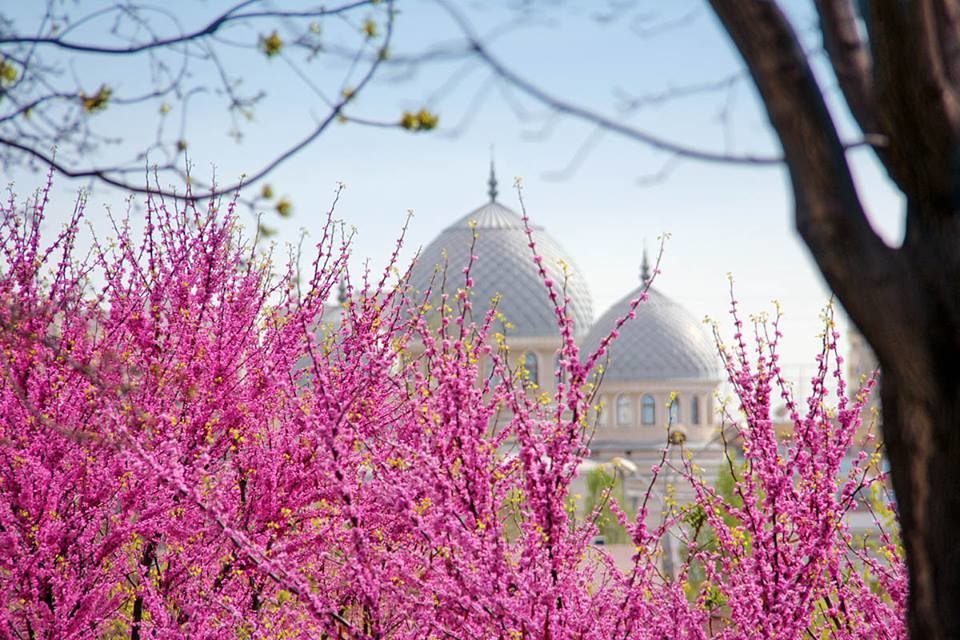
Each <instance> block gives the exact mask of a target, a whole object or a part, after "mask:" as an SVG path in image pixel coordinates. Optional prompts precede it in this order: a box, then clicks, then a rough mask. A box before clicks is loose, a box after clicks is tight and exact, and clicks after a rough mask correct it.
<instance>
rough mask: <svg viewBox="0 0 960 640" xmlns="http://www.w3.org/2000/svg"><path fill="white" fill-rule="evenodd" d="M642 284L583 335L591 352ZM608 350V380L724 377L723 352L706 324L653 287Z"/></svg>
mask: <svg viewBox="0 0 960 640" xmlns="http://www.w3.org/2000/svg"><path fill="white" fill-rule="evenodd" d="M642 290H643V287H638V288H637V289H635V290H633V291H631V292H630V293H629V294H628V295H627V296H625V297H624V298H622V299H621V300H620V301H619V302H617V303H616V304H614V305H613V306H612V307H610V309H609V310H608V311H607V312H606V313H604V314H603V316H602V317H601V318H600V319H599V320H597V323H596V324H595V325H594V326H593V328H592V329H591V330H590V333H589V334H588V335H587V337H586V338H585V339H584V348H585V349H586V350H587V351H588V352H592V351H593V350H594V349H596V348H597V345H598V344H599V343H600V341H601V340H602V339H603V338H604V337H605V336H606V335H607V334H608V333H610V330H611V329H612V328H613V326H614V325H615V324H616V321H617V319H618V318H620V317H623V316H624V315H626V313H627V312H628V311H629V307H630V301H631V300H634V299H636V298H637V297H638V296H639V295H640V293H641V291H642ZM608 355H609V361H608V362H607V365H606V367H605V369H604V372H603V379H604V381H611V382H614V381H615V382H633V381H637V380H711V381H719V380H720V379H721V373H720V364H721V362H720V357H719V356H718V355H717V351H716V348H715V347H714V344H713V341H712V340H711V339H710V338H709V337H708V335H707V332H706V331H705V330H704V328H703V324H702V323H701V322H699V321H698V320H697V319H696V318H695V317H693V315H691V314H690V312H688V311H687V310H686V309H684V308H683V307H681V306H680V305H679V304H677V303H676V302H674V301H673V300H671V299H670V298H668V297H667V296H665V295H663V294H662V293H660V292H659V291H657V290H655V289H650V292H649V298H648V299H647V300H646V301H645V302H642V303H640V306H639V307H637V317H636V318H634V319H633V320H627V322H626V324H624V325H623V327H622V328H621V329H620V336H619V337H618V338H617V339H616V340H615V341H614V342H613V343H612V344H611V345H610V348H609V350H608Z"/></svg>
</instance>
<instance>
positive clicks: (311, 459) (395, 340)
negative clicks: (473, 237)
mask: <svg viewBox="0 0 960 640" xmlns="http://www.w3.org/2000/svg"><path fill="white" fill-rule="evenodd" d="M48 192H49V186H48V189H47V191H45V192H42V193H41V195H40V196H39V197H38V198H37V201H36V202H35V203H33V204H32V205H31V206H29V207H28V208H27V209H25V210H24V209H20V208H18V207H17V206H16V203H15V200H14V198H13V196H11V197H10V199H9V201H8V202H7V203H6V204H4V205H2V207H0V349H2V364H3V366H2V370H0V415H2V416H3V420H2V421H0V600H2V602H0V638H30V639H34V638H121V637H122V638H131V639H138V638H461V639H468V638H469V639H472V638H503V639H509V640H516V639H520V638H538V639H545V640H546V639H560V638H631V639H632V638H636V639H648V638H649V639H654V638H708V637H722V638H774V637H775V638H778V639H787V638H803V637H816V638H822V637H831V638H844V639H852V638H895V637H904V636H905V631H904V624H903V618H904V603H905V598H906V593H905V585H906V577H905V570H904V565H903V561H902V558H901V555H900V552H899V550H898V547H897V544H896V540H895V538H893V537H892V536H894V535H895V532H889V533H888V532H886V531H879V530H878V536H879V537H878V538H877V539H878V540H879V541H880V542H879V543H873V544H866V543H864V542H862V541H857V540H855V539H854V538H853V537H852V536H851V535H850V534H849V533H848V531H847V529H846V526H845V524H844V520H843V515H844V512H845V510H846V509H849V508H851V504H853V503H854V502H855V501H857V500H858V499H859V497H860V496H861V494H863V492H864V491H865V490H866V489H867V488H868V487H869V485H870V484H876V483H878V482H879V483H882V475H880V476H878V475H876V474H871V473H869V469H870V468H871V461H870V460H869V459H867V460H863V459H860V460H858V462H857V464H856V465H855V467H854V471H852V472H850V474H848V475H844V474H841V473H840V470H839V469H840V467H839V465H840V462H841V460H842V459H843V457H844V455H846V453H847V451H848V449H849V448H850V447H851V439H852V437H853V433H854V431H855V430H856V428H857V426H858V424H859V421H860V412H861V410H862V409H863V403H864V402H865V398H866V391H867V390H864V393H862V394H860V395H859V396H857V397H856V398H855V399H853V400H847V399H846V397H845V394H844V392H843V391H842V388H843V387H842V380H841V381H840V390H838V393H837V395H836V398H835V403H834V405H830V403H829V402H828V400H829V399H828V397H827V393H828V392H827V387H828V386H829V385H828V384H827V382H828V380H829V377H830V375H832V373H833V371H832V370H831V369H830V367H829V363H830V362H833V363H834V364H835V365H836V366H837V367H839V358H837V357H836V353H837V347H836V336H835V335H833V334H829V335H828V338H827V339H826V341H825V344H824V353H823V357H822V359H821V368H820V371H819V372H818V374H817V377H816V378H815V388H814V393H813V395H812V396H811V398H810V399H809V400H808V402H807V404H806V405H805V406H804V407H800V406H797V405H794V404H793V401H792V398H790V397H789V396H785V398H784V399H785V400H786V401H787V402H789V403H790V404H789V406H790V411H791V420H792V422H793V424H794V425H795V431H794V434H793V439H792V440H790V441H789V442H788V443H787V444H786V445H784V444H783V443H781V442H779V441H778V440H777V439H776V437H775V434H774V432H773V426H772V421H771V417H770V413H771V400H772V398H773V396H774V395H776V392H777V390H782V389H785V387H784V386H783V384H782V381H781V380H780V379H779V370H778V368H777V361H776V338H774V339H773V340H765V339H764V338H763V336H762V335H758V341H757V342H758V345H759V346H758V352H757V358H756V363H755V364H753V365H751V364H750V362H748V357H747V347H746V344H745V342H744V341H742V340H741V342H740V343H739V344H738V346H737V347H736V348H735V349H734V351H733V353H732V354H731V355H729V356H728V359H727V362H728V373H729V375H730V381H731V383H732V384H733V388H734V390H735V392H736V396H737V399H738V402H739V407H735V408H731V416H730V419H731V420H730V421H731V423H733V426H731V427H730V428H731V429H735V430H736V431H737V432H738V433H739V439H740V442H741V443H742V449H743V457H742V460H733V459H732V458H731V462H730V465H731V469H732V470H733V473H734V475H735V482H734V487H735V499H731V498H729V497H725V496H724V495H722V494H721V492H719V491H717V490H716V489H714V488H713V481H714V479H713V478H700V477H699V475H698V472H697V468H696V466H695V461H689V460H687V458H686V457H681V458H680V459H682V460H686V462H684V463H683V464H681V465H678V466H676V471H677V473H679V474H680V476H681V477H683V478H685V479H686V481H687V482H689V483H690V485H691V487H692V488H693V490H694V492H695V495H696V503H695V504H691V505H682V506H679V507H678V508H677V509H676V510H675V512H673V513H672V515H669V514H668V516H667V517H666V518H665V519H663V520H662V521H660V522H659V523H657V524H654V525H651V524H648V523H649V522H650V521H651V518H650V517H649V514H648V513H647V511H646V509H644V510H642V512H641V513H640V514H638V516H637V518H636V519H634V520H628V519H627V517H626V515H624V514H623V511H621V510H618V513H620V516H621V518H622V519H623V521H624V524H625V525H626V527H627V528H628V531H629V533H630V537H631V539H632V542H633V544H634V546H635V549H636V554H635V556H634V559H633V568H632V569H631V570H629V571H623V570H621V569H620V568H618V567H617V566H616V565H615V563H614V562H613V560H612V559H611V558H610V557H609V556H608V555H607V554H606V553H605V552H604V550H603V548H602V547H596V546H592V545H591V544H590V541H591V539H592V538H593V537H594V535H595V533H596V527H595V526H594V524H593V521H592V519H591V517H590V515H589V514H588V515H587V517H582V516H578V515H577V514H576V510H575V509H571V508H570V495H569V492H568V488H569V486H570V483H571V481H572V480H573V478H574V477H575V475H576V473H577V468H578V466H579V465H580V463H581V461H582V460H583V459H584V457H585V456H587V455H589V434H590V433H591V431H592V427H593V425H592V422H591V421H592V420H593V419H594V418H593V415H594V414H593V412H592V407H591V401H592V393H593V390H594V389H595V387H594V383H595V382H596V372H595V371H594V369H595V365H597V363H600V362H602V360H603V357H604V353H603V350H604V349H605V348H606V347H607V346H608V344H609V340H607V341H604V343H603V345H602V346H601V348H600V351H599V352H597V353H593V354H586V355H582V354H580V352H579V350H578V348H577V345H576V343H575V341H574V338H573V336H574V331H573V326H572V321H571V320H570V319H569V317H568V315H567V314H566V313H565V307H566V303H567V300H566V298H565V297H564V292H563V287H562V283H555V282H551V281H549V280H548V279H547V277H546V275H545V272H542V273H543V277H544V281H545V287H546V288H547V291H548V295H549V296H550V297H551V299H552V300H553V301H554V303H555V306H556V310H557V325H558V329H559V332H560V334H561V335H562V336H563V347H562V354H561V359H560V366H561V367H562V368H563V369H564V372H563V373H564V374H565V375H564V376H563V380H564V383H563V384H561V385H559V386H558V388H557V391H556V394H555V396H554V397H553V398H552V399H550V401H548V402H544V401H542V400H541V399H539V398H537V397H535V396H534V395H533V394H531V393H529V392H528V390H527V389H526V388H525V382H524V380H523V378H522V375H520V374H519V373H518V372H517V371H516V370H514V369H512V368H511V365H510V362H511V361H510V359H509V358H508V357H507V353H506V350H505V347H504V345H502V344H500V343H499V342H498V340H495V339H494V336H493V332H492V327H493V326H494V314H495V312H494V311H491V312H489V313H487V314H486V315H485V316H484V317H482V318H481V317H477V318H475V317H474V314H473V308H472V304H471V300H470V295H469V284H470V270H471V266H472V261H471V264H468V265H465V267H464V272H463V273H462V274H460V275H462V277H463V282H464V286H463V288H462V291H461V292H460V293H458V294H456V295H454V296H451V297H450V298H444V299H443V300H442V301H441V303H440V304H439V305H437V304H434V305H432V306H431V305H430V304H428V303H427V301H428V300H430V299H431V296H430V295H429V292H425V293H412V292H410V291H409V290H408V289H407V288H405V286H404V282H405V280H404V278H402V277H401V278H400V284H399V285H396V284H392V283H393V275H392V274H394V273H395V272H396V269H397V266H398V257H397V256H398V252H399V247H400V243H398V245H397V251H395V252H394V253H393V255H392V256H391V258H390V259H389V260H388V264H387V265H386V267H385V268H384V270H383V272H382V275H379V276H374V275H372V274H371V273H369V272H368V273H365V274H364V275H363V277H362V278H361V279H360V281H357V282H353V281H351V279H350V277H349V274H348V273H347V271H346V261H347V258H348V255H349V250H350V247H349V240H348V239H347V238H344V236H343V233H342V231H341V230H340V229H339V227H338V226H337V225H336V224H335V223H334V221H333V217H332V210H331V212H330V214H328V216H327V218H326V222H325V224H324V225H323V227H322V229H321V230H320V239H319V241H318V242H317V243H316V245H315V246H314V247H313V255H312V260H311V261H310V267H309V269H307V270H306V271H301V270H300V269H298V267H297V264H298V262H297V258H298V257H299V256H298V255H294V256H293V257H292V258H291V259H290V260H288V261H287V262H286V263H285V264H280V263H275V261H274V259H273V258H272V257H271V256H270V255H269V254H267V253H264V252H263V251H261V250H260V249H258V247H257V246H256V245H255V244H254V243H252V242H250V241H248V240H245V239H244V237H243V235H242V233H241V231H240V230H239V224H238V214H236V213H235V211H234V207H233V205H232V204H230V203H220V202H215V203H212V204H211V205H210V206H209V207H206V208H200V207H197V206H195V205H193V204H190V203H189V202H186V203H185V202H178V203H173V202H170V201H167V202H164V201H161V200H158V199H155V198H149V199H148V200H147V203H146V213H145V220H144V222H145V228H144V229H143V231H142V233H134V232H133V231H132V230H131V223H130V221H129V220H118V221H116V222H115V224H114V234H113V235H114V237H113V239H112V240H110V241H105V240H102V241H101V240H97V239H96V238H94V239H93V240H92V249H90V250H89V251H82V252H81V251H79V250H78V248H77V241H78V234H79V233H80V230H81V228H82V222H83V216H84V204H85V203H84V201H83V200H82V199H81V200H80V201H79V202H78V205H77V207H76V211H75V213H74V214H73V216H72V217H71V218H70V220H69V223H68V224H67V225H66V227H65V228H64V230H63V231H62V232H61V233H59V234H58V235H56V236H55V237H54V238H52V239H51V240H48V241H45V240H44V239H43V238H42V237H41V228H42V227H43V225H44V208H45V206H46V204H47V193H48ZM401 240H402V238H401ZM530 243H531V249H532V252H531V257H532V259H533V260H534V263H535V264H538V265H540V264H541V263H542V260H539V259H537V258H536V243H535V241H534V238H533V235H532V234H531V235H530ZM475 259H482V256H479V258H475ZM458 277H460V276H458ZM341 281H343V282H344V283H345V287H346V290H347V296H346V298H347V301H346V302H345V303H343V305H342V308H341V309H340V310H339V313H338V314H337V317H336V318H332V317H331V309H330V307H329V306H327V305H326V304H325V301H326V300H327V299H328V298H329V297H330V296H331V292H332V291H333V290H334V289H335V288H336V287H337V284H338V283H339V282H341ZM639 304H642V296H641V298H640V299H638V300H637V301H636V302H635V304H634V308H636V305H639ZM628 316H632V312H631V313H630V314H628ZM629 321H630V317H625V318H624V319H623V320H622V322H629ZM622 322H621V325H622ZM736 322H738V323H739V320H737V321H736ZM738 327H739V324H738ZM776 335H777V337H779V334H776ZM613 339H615V336H613V335H612V336H611V338H610V340H613ZM831 358H832V360H831ZM482 363H487V364H485V365H484V366H481V364H482ZM837 371H839V368H838V369H837ZM784 393H786V392H785V391H784ZM665 442H667V440H666V439H665ZM671 447H682V443H681V444H674V445H667V444H665V448H664V464H665V465H669V464H671V462H670V460H672V459H673V458H672V457H670V456H668V455H667V453H668V450H669V449H670V448H671ZM654 482H656V477H655V478H654ZM666 536H673V537H678V536H679V537H680V538H681V539H683V540H684V541H686V544H687V549H686V551H685V553H684V561H683V563H682V566H681V567H680V568H679V569H678V570H677V571H676V572H675V574H674V575H667V574H665V573H664V572H663V571H662V542H663V540H664V538H665V537H666ZM697 571H699V572H700V573H701V574H702V575H703V579H694V578H693V574H694V573H695V572H697Z"/></svg>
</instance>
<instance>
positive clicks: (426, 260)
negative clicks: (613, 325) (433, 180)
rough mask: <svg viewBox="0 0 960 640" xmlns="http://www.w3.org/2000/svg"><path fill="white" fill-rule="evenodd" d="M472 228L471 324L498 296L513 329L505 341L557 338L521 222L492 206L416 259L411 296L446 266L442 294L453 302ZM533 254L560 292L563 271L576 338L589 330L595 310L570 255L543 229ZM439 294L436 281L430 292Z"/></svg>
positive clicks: (448, 232) (473, 214)
mask: <svg viewBox="0 0 960 640" xmlns="http://www.w3.org/2000/svg"><path fill="white" fill-rule="evenodd" d="M471 223H475V226H476V230H477V234H478V237H477V244H476V247H475V249H474V255H476V256H477V261H476V262H475V263H474V265H473V267H472V272H471V273H472V277H473V280H474V287H473V295H472V296H471V302H472V303H473V310H474V312H473V313H474V316H473V317H474V319H475V320H477V321H478V322H479V321H481V320H482V318H483V315H482V314H484V313H485V312H486V311H487V309H489V306H490V299H491V298H493V297H494V296H495V295H497V294H499V295H500V296H501V298H500V302H499V303H498V305H497V309H498V310H499V311H500V313H502V314H503V317H504V319H505V320H506V321H507V322H509V323H510V324H512V325H513V328H512V329H510V330H509V331H507V333H508V334H509V335H514V336H523V337H541V336H559V330H558V329H557V320H556V316H555V314H554V309H553V304H552V303H551V302H550V299H549V297H548V296H547V289H546V287H545V286H544V284H543V282H542V281H541V278H540V275H539V274H538V273H537V268H536V265H535V264H534V262H533V253H532V252H531V250H530V247H529V246H528V242H529V241H528V240H527V236H526V234H525V233H524V228H523V220H522V218H521V217H520V215H519V214H517V213H516V212H515V211H512V210H510V209H508V208H507V207H505V206H503V205H501V204H500V203H499V202H497V201H496V200H491V201H490V202H488V203H487V204H485V205H483V206H481V207H479V208H477V209H475V210H474V211H471V212H470V213H468V214H467V215H465V216H463V217H462V218H460V219H459V220H457V221H456V222H455V223H453V224H452V225H450V226H449V227H447V228H446V229H444V230H443V231H442V232H441V233H440V235H438V236H437V237H436V239H434V240H433V242H431V243H430V244H429V245H427V246H426V248H425V249H424V250H423V252H422V253H421V254H420V258H419V259H418V260H417V263H416V264H415V265H414V268H413V272H412V274H411V276H410V284H411V286H412V287H413V289H414V291H415V292H421V291H425V290H426V289H427V287H428V286H430V281H431V279H432V278H433V277H434V273H435V271H436V269H437V266H438V265H439V266H440V267H443V266H444V265H446V267H447V272H446V286H445V290H446V292H447V293H448V294H450V295H451V299H452V296H453V295H454V294H455V293H456V291H457V289H458V288H462V287H463V284H464V278H463V271H462V270H463V267H465V266H466V265H467V263H468V261H469V258H470V246H471V243H472V241H473V230H472V229H471ZM533 229H534V231H533V237H534V240H535V241H536V243H537V251H538V253H539V254H540V255H541V256H542V257H543V265H544V268H545V269H546V271H547V274H548V275H549V276H550V278H551V279H553V281H554V282H556V283H557V284H558V286H561V285H562V284H563V282H564V275H563V270H562V267H561V265H560V263H561V261H563V262H564V263H565V264H566V266H567V276H566V293H567V295H568V296H570V303H569V306H568V311H569V313H570V316H571V317H572V318H573V320H574V323H575V329H576V332H577V334H578V335H582V334H583V333H585V332H586V330H587V329H588V328H589V326H590V321H591V319H592V318H593V305H592V302H591V300H590V291H589V290H588V289H587V284H586V281H585V280H584V279H583V276H582V275H581V274H580V271H579V270H578V269H577V267H576V265H575V264H574V263H573V261H572V260H571V259H570V255H569V254H568V253H566V252H565V251H563V250H562V249H561V247H560V245H558V244H557V243H556V241H554V239H553V238H551V237H550V235H549V234H547V232H546V231H544V230H543V229H542V228H541V227H537V226H534V227H533ZM439 288H440V277H439V274H438V275H437V277H436V279H435V283H434V291H438V290H439Z"/></svg>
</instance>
